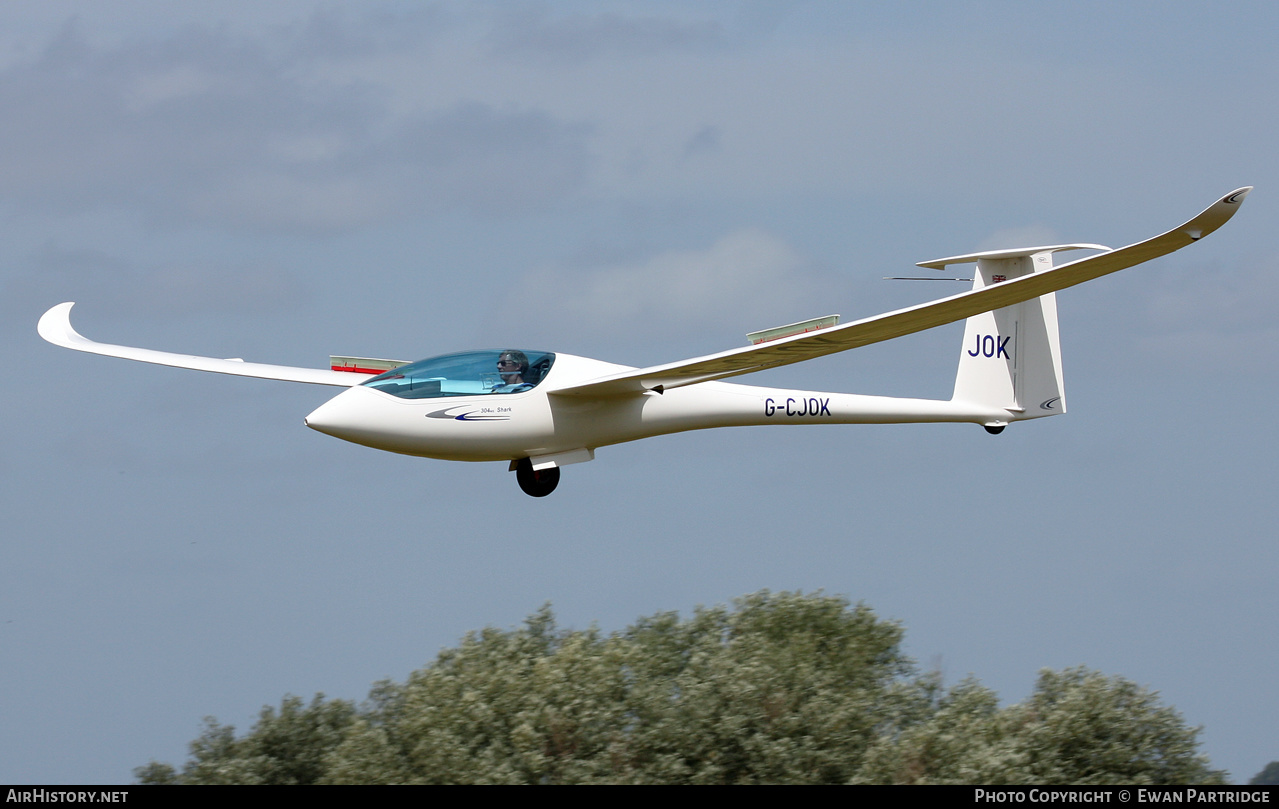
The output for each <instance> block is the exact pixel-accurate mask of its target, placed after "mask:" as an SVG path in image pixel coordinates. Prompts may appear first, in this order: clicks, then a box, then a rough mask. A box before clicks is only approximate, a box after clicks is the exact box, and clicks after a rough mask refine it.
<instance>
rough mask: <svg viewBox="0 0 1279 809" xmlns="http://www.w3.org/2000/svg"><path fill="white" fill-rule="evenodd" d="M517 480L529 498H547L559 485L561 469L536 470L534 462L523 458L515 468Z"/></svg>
mask: <svg viewBox="0 0 1279 809" xmlns="http://www.w3.org/2000/svg"><path fill="white" fill-rule="evenodd" d="M515 479H516V480H517V481H518V482H519V484H520V488H521V489H523V490H524V493H525V494H527V495H528V496H530V497H545V496H546V495H548V494H550V493H551V492H553V491H555V487H556V486H558V485H559V483H560V468H559V467H558V466H552V467H548V468H546V469H534V468H533V462H532V461H530V460H529V459H528V458H521V459H520V461H519V463H518V464H517V465H516V467H515Z"/></svg>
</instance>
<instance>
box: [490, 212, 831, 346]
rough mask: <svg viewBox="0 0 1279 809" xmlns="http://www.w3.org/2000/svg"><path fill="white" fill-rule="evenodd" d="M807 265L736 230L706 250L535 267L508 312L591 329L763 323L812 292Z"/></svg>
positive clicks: (760, 235)
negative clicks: (571, 267)
mask: <svg viewBox="0 0 1279 809" xmlns="http://www.w3.org/2000/svg"><path fill="white" fill-rule="evenodd" d="M805 268H806V262H805V260H804V259H803V257H802V256H800V255H799V254H798V253H797V252H796V251H795V250H794V249H793V248H791V247H790V246H789V245H788V244H786V243H785V242H783V241H782V240H781V239H779V238H777V237H776V236H773V235H771V234H769V233H766V232H764V231H762V230H755V229H748V230H739V231H736V232H734V233H730V234H728V235H726V236H724V237H722V238H721V239H719V240H718V241H716V242H715V243H714V244H712V245H711V246H710V247H707V248H704V249H699V250H679V251H670V252H666V253H661V254H659V255H656V256H654V257H652V258H649V259H647V260H643V261H637V262H634V263H630V264H620V265H614V266H610V267H602V268H598V269H593V270H580V271H565V270H543V271H539V272H535V273H532V274H530V275H529V276H527V277H526V279H525V281H524V284H523V285H522V287H521V288H520V290H519V294H518V295H517V296H515V298H514V299H513V300H511V301H509V302H508V309H507V310H508V311H515V310H517V309H521V308H524V309H526V310H531V311H538V312H539V313H541V314H543V315H545V314H553V315H557V316H559V317H563V318H567V319H569V320H571V321H573V322H575V323H577V324H580V325H583V326H587V327H591V328H605V327H612V328H616V327H619V326H624V327H633V326H637V325H640V324H644V325H648V326H659V327H663V328H666V329H671V328H674V329H681V328H685V327H691V326H705V325H707V324H708V323H710V324H715V325H725V326H730V327H740V328H744V329H749V328H756V327H764V326H770V325H777V324H775V323H772V322H771V318H776V317H783V318H784V317H790V316H792V313H793V312H794V311H795V310H796V309H797V307H798V306H800V305H802V303H803V302H804V301H806V300H810V299H811V298H812V297H813V292H814V284H813V282H812V281H811V279H810V277H809V276H808V275H806V274H805V272H804V270H805ZM765 321H767V322H765Z"/></svg>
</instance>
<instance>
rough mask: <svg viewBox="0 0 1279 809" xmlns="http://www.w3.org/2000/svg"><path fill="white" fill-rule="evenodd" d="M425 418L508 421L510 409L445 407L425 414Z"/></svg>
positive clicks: (466, 406) (469, 406) (467, 406)
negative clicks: (458, 411)
mask: <svg viewBox="0 0 1279 809" xmlns="http://www.w3.org/2000/svg"><path fill="white" fill-rule="evenodd" d="M457 410H462V412H461V413H457V412H454V411H457ZM426 417H427V418H428V419H452V420H454V421H510V419H511V408H509V407H475V406H474V405H461V406H460V407H446V408H444V409H443V410H435V411H432V412H430V413H427V414H426Z"/></svg>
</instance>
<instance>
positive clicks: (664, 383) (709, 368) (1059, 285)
mask: <svg viewBox="0 0 1279 809" xmlns="http://www.w3.org/2000/svg"><path fill="white" fill-rule="evenodd" d="M1251 190H1252V186H1248V187H1246V188H1240V189H1239V190H1237V191H1232V192H1230V193H1229V194H1227V195H1226V196H1224V197H1222V198H1221V199H1219V200H1217V202H1215V203H1213V204H1212V205H1211V206H1209V207H1208V209H1207V210H1205V211H1204V212H1203V213H1201V214H1199V215H1198V216H1196V217H1195V218H1194V219H1191V220H1190V221H1189V222H1187V223H1185V224H1184V225H1182V226H1180V227H1178V228H1174V229H1172V230H1170V231H1168V232H1167V233H1164V234H1161V235H1159V236H1156V237H1154V238H1153V239H1147V240H1146V241H1144V242H1138V243H1136V244H1131V245H1128V246H1127V247H1121V248H1119V249H1118V250H1111V251H1109V252H1106V253H1101V254H1100V255H1095V256H1089V257H1087V258H1082V259H1079V260H1077V261H1072V262H1070V263H1068V264H1062V265H1061V266H1059V267H1054V268H1052V269H1050V270H1044V271H1043V272H1036V273H1031V274H1030V275H1024V276H1022V277H1020V278H1015V279H1013V280H1011V281H1003V282H1000V283H997V284H992V285H990V286H988V287H984V288H982V289H975V290H971V291H969V292H962V293H960V294H958V295H952V296H950V297H949V298H942V299H941V300H936V301H931V302H929V303H921V304H919V305H917V306H911V307H909V308H906V309H898V310H897V311H895V312H888V313H886V314H882V315H876V316H875V317H868V318H865V319H862V320H856V321H853V322H852V323H845V324H844V325H842V326H832V327H830V328H826V329H821V330H820V331H813V332H809V333H807V334H798V335H795V336H792V337H785V338H782V339H780V340H774V341H772V342H768V343H761V344H759V345H753V346H747V347H745V348H736V349H731V350H729V351H722V352H720V353H718V354H710V355H708V356H705V357H695V358H693V359H689V360H682V361H680V362H672V363H668V364H666V365H654V366H651V367H648V368H637V369H635V370H631V371H622V372H620V373H617V374H611V375H609V376H603V377H599V378H597V379H592V380H589V381H587V382H582V383H579V384H576V385H570V386H568V387H564V388H560V389H558V390H553V391H550V393H551V394H553V395H556V396H620V395H626V394H635V393H643V392H644V391H649V390H653V391H657V392H659V393H660V392H662V391H663V390H665V389H667V388H677V387H681V386H683V385H693V384H696V383H698V382H706V381H709V380H712V379H724V378H726V377H730V376H739V375H741V374H749V373H753V372H755V371H762V370H764V369H766V368H776V367H778V366H780V365H790V364H791V363H795V362H803V361H804V360H810V359H813V358H814V357H821V356H825V355H826V354H835V353H837V352H840V351H847V350H849V349H851V348H860V347H861V346H864V345H870V344H871V343H878V342H882V341H884V340H891V339H893V338H894V337H902V336H904V335H907V334H914V333H915V332H917V331H924V330H925V329H931V328H934V327H935V326H942V325H945V324H947V323H953V322H955V321H956V320H963V319H965V318H968V317H972V316H973V315H977V314H981V313H982V312H988V311H991V310H992V309H1000V308H1002V307H1005V306H1011V305H1013V304H1015V303H1021V302H1022V301H1028V300H1030V299H1031V298H1037V297H1039V296H1040V295H1047V294H1048V293H1050V292H1056V291H1058V290H1061V289H1066V288H1067V287H1072V286H1074V285H1076V284H1082V283H1083V282H1085V281H1091V280H1092V279H1094V278H1099V277H1101V276H1103V275H1108V274H1110V273H1112V272H1118V271H1119V270H1122V269H1125V268H1127V267H1132V266H1134V265H1137V264H1141V263H1142V262H1145V261H1150V260H1151V259H1154V258H1158V257H1159V256H1163V255H1167V254H1168V253H1171V252H1173V251H1174V250H1180V249H1181V248H1183V247H1185V246H1186V245H1188V244H1190V243H1191V242H1195V241H1198V240H1199V239H1201V238H1203V237H1204V236H1207V235H1208V234H1209V233H1212V232H1213V231H1214V230H1216V229H1217V228H1219V227H1221V226H1222V225H1224V224H1225V223H1226V222H1227V221H1229V220H1230V217H1232V216H1234V215H1235V212H1236V211H1238V210H1239V205H1240V203H1242V202H1243V199H1244V197H1246V196H1248V192H1249V191H1251ZM959 258H967V259H969V260H972V257H971V256H961V257H959ZM946 261H948V260H946V259H942V262H946ZM949 261H953V260H949ZM937 263H938V262H928V263H927V264H928V265H929V266H932V265H935V264H937Z"/></svg>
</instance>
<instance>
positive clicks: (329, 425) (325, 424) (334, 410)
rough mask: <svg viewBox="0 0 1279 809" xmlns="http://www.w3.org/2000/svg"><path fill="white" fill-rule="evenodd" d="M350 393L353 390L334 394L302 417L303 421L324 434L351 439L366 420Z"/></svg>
mask: <svg viewBox="0 0 1279 809" xmlns="http://www.w3.org/2000/svg"><path fill="white" fill-rule="evenodd" d="M352 393H354V391H353V390H348V391H343V392H342V393H339V394H338V395H337V396H334V397H333V398H332V399H330V400H328V401H327V402H325V403H324V404H322V405H320V406H319V407H317V408H316V409H315V410H314V411H313V412H312V413H310V414H309V415H308V416H307V417H306V418H305V419H303V423H304V424H306V426H308V427H310V428H311V429H312V430H317V431H319V432H322V433H324V434H325V435H331V436H333V437H334V438H341V439H343V440H346V441H350V440H352V439H353V438H354V437H355V436H356V435H357V434H358V433H359V432H360V431H361V430H360V428H361V427H362V426H363V425H364V424H365V423H366V422H367V421H368V419H367V418H365V417H364V416H365V414H364V413H363V408H361V407H359V406H358V405H359V402H357V401H355V397H353V396H352V395H351V394H352Z"/></svg>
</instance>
